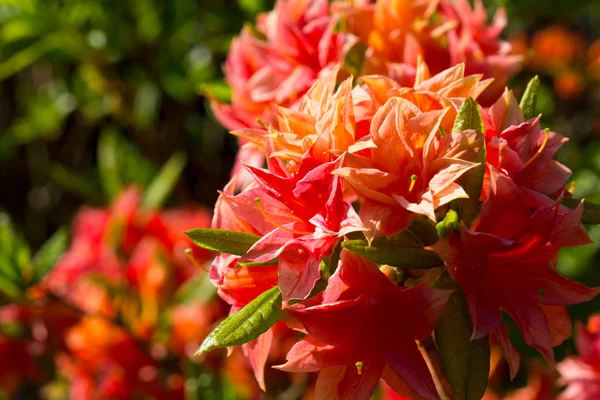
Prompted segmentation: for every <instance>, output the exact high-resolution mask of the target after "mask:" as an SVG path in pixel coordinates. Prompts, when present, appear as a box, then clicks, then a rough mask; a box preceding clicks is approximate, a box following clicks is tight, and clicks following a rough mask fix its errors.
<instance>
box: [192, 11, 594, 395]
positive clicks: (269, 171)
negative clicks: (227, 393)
mask: <svg viewBox="0 0 600 400" xmlns="http://www.w3.org/2000/svg"><path fill="white" fill-rule="evenodd" d="M382 3H383V2H382ZM379 6H381V4H379ZM365 7H368V5H367V6H365ZM466 71H467V67H466V66H465V64H458V65H456V66H454V67H451V68H448V69H446V70H443V71H441V72H439V73H437V74H435V73H432V72H431V70H430V69H429V67H428V65H427V64H426V63H425V62H424V61H422V60H420V61H418V62H417V65H416V69H415V76H414V81H413V82H411V83H410V85H408V86H406V85H404V86H403V85H402V83H399V82H398V81H397V80H396V79H392V78H390V77H389V76H385V75H366V76H360V77H358V79H357V80H355V79H354V77H352V76H350V77H349V78H347V79H343V78H342V79H340V76H343V73H342V71H341V69H340V68H339V67H338V68H333V69H332V70H331V71H330V72H328V73H327V74H325V75H324V76H322V77H321V78H319V79H318V80H317V81H316V82H315V83H314V85H313V86H312V87H311V88H310V89H309V90H308V91H307V93H306V95H305V96H303V97H302V98H300V99H299V100H298V102H297V104H295V105H294V106H292V107H286V106H284V105H279V106H278V107H277V111H278V121H277V123H272V124H270V125H269V126H268V127H267V128H265V129H261V128H256V127H248V128H245V129H241V130H238V131H236V132H234V133H235V134H236V135H239V136H241V137H243V138H244V139H245V140H247V141H248V142H250V143H252V144H253V145H254V146H256V147H257V148H260V149H262V150H263V151H264V152H265V154H266V156H267V165H266V168H258V167H254V166H251V165H247V166H246V168H247V171H248V172H249V173H250V174H251V176H252V178H253V179H252V181H251V182H250V183H249V184H248V185H246V186H245V187H244V188H243V189H242V190H241V191H240V192H239V193H236V192H235V184H234V183H233V181H232V182H231V183H230V184H229V185H228V186H227V187H226V188H225V190H224V191H223V192H222V193H221V196H220V198H219V200H218V202H217V205H216V207H215V215H214V219H213V225H212V227H213V228H214V230H192V231H189V232H188V234H189V235H190V237H191V238H192V239H193V240H194V242H195V243H196V244H198V245H199V246H200V247H204V248H208V249H213V250H218V251H221V254H220V255H219V256H218V257H217V258H216V259H215V261H214V262H213V264H212V266H211V270H210V278H211V281H212V282H213V284H214V285H215V286H216V287H217V288H218V290H219V294H220V295H221V297H222V298H223V299H224V300H226V301H227V302H228V303H229V304H230V305H231V306H232V315H231V316H230V318H228V319H226V320H225V321H223V322H222V323H221V324H220V325H219V327H218V328H217V329H216V330H215V331H214V332H213V333H212V334H211V335H209V337H208V339H207V340H206V341H205V342H204V344H203V345H202V347H201V349H200V350H201V351H206V350H210V349H212V348H214V347H218V346H232V345H239V344H243V343H245V342H247V343H246V344H244V345H243V346H244V347H245V350H246V353H247V354H249V355H250V358H251V359H252V360H253V361H252V365H253V367H254V369H255V375H256V376H257V378H258V379H259V382H260V383H261V386H263V388H264V382H262V381H261V377H262V374H263V372H262V370H263V368H264V365H265V354H264V352H265V351H267V349H268V348H269V346H271V344H272V342H273V340H272V330H273V327H275V326H279V325H280V324H281V323H282V322H281V321H283V322H284V323H285V324H286V325H287V326H288V327H289V328H290V329H294V330H297V331H299V332H302V333H303V334H304V336H303V337H302V339H301V340H299V341H298V342H297V343H296V344H295V345H294V346H293V348H292V349H291V350H290V351H289V353H288V355H287V362H286V363H285V364H283V365H280V366H278V367H276V368H279V369H282V370H284V371H290V372H317V371H320V373H319V377H318V380H317V381H316V386H315V398H335V396H339V398H340V399H347V398H356V399H369V398H370V396H371V394H372V393H373V391H374V389H375V387H376V386H377V385H378V383H379V380H380V379H381V378H382V379H384V380H385V382H386V383H387V385H388V387H390V388H391V389H393V390H394V391H395V392H397V393H399V394H401V395H402V396H405V397H408V398H411V399H435V398H438V396H439V395H438V393H439V391H446V390H452V391H454V392H455V393H460V391H461V390H465V389H464V387H461V384H462V383H461V382H464V381H465V376H464V375H465V374H467V375H468V374H471V371H464V370H463V371H461V370H460V368H457V369H455V368H452V363H453V362H454V360H455V359H456V358H457V352H460V351H463V352H464V351H466V352H469V351H472V352H478V353H477V354H478V355H477V356H475V355H468V356H469V357H473V358H474V360H473V359H471V360H470V361H469V364H470V365H472V368H484V370H485V369H486V368H489V343H491V344H495V345H499V346H500V348H501V350H502V353H503V355H504V358H505V359H506V360H507V361H508V363H509V366H510V374H511V378H512V377H514V376H515V375H516V373H517V370H518V368H519V362H520V356H519V354H518V352H517V351H516V350H515V348H514V347H513V345H512V344H511V341H510V339H509V337H508V334H507V331H506V328H505V326H504V324H503V322H502V311H504V312H506V313H507V314H508V315H509V316H510V317H511V318H512V319H513V321H514V322H515V323H516V325H517V327H518V328H519V330H520V332H521V334H522V335H523V338H524V339H525V342H526V343H527V344H528V345H530V346H532V347H534V348H536V349H537V350H538V351H539V352H540V353H541V354H542V355H543V356H544V357H545V358H546V359H547V360H548V362H550V363H553V362H554V357H553V351H552V347H553V346H556V345H558V344H560V343H561V342H563V341H564V340H565V339H566V338H567V337H569V335H570V333H571V323H570V319H569V316H568V314H567V312H566V309H565V306H566V305H570V304H576V303H581V302H585V301H588V300H590V299H591V298H593V297H594V296H595V295H596V294H597V293H598V292H600V289H592V288H588V287H585V286H582V285H580V284H578V283H575V282H572V281H570V280H568V279H566V278H564V277H562V276H560V275H559V274H558V273H557V272H556V262H557V253H558V251H559V249H561V248H564V247H572V246H578V245H583V244H587V243H590V238H589V236H588V235H587V232H586V231H585V229H584V228H583V226H582V225H581V221H582V213H583V202H577V201H573V200H574V199H567V200H570V201H567V202H566V203H568V204H569V205H570V206H571V208H569V207H567V206H565V205H563V204H562V202H563V201H565V198H566V197H570V194H569V193H568V192H567V191H566V190H565V184H566V181H567V179H568V178H569V176H570V170H569V169H568V168H566V167H565V166H564V165H562V164H560V163H558V162H557V161H555V160H554V159H553V156H554V154H555V153H556V151H557V150H558V148H559V147H560V146H561V145H562V144H563V143H564V142H565V141H566V139H565V138H564V137H562V136H560V135H559V134H556V133H554V132H551V131H550V130H548V129H546V130H544V129H541V127H540V118H539V117H538V116H534V115H533V113H532V110H533V107H535V96H536V93H535V83H536V82H535V80H534V81H533V82H532V84H531V85H530V88H529V90H528V92H527V93H526V95H525V98H524V99H523V100H522V102H521V105H520V104H519V103H518V102H517V100H516V99H515V97H514V96H513V94H512V92H511V91H508V90H506V91H505V92H504V94H503V95H501V96H499V98H497V100H496V101H495V102H494V103H493V104H492V105H491V106H490V107H484V106H482V104H481V103H479V100H478V99H479V98H480V97H481V95H482V93H485V92H486V89H488V88H489V86H490V84H491V80H488V79H485V77H484V75H482V74H477V75H466ZM278 321H280V322H278ZM434 331H435V344H433V341H432V334H433V333H434ZM461 340H462V342H461ZM417 344H421V345H422V346H417ZM460 346H462V347H460ZM257 347H258V348H260V349H262V351H263V352H262V353H259V354H257V353H256V348H257ZM459 349H460V350H459ZM486 349H487V350H486ZM420 350H421V351H420ZM486 354H487V356H486ZM477 357H479V358H477ZM440 359H441V366H440V365H437V366H436V363H438V364H439V360H440ZM436 360H437V361H436ZM477 365H479V366H477ZM461 368H469V366H467V365H465V366H461ZM444 375H445V376H444ZM484 375H485V376H484V379H483V384H482V385H479V387H480V391H481V392H480V393H479V394H480V395H483V392H484V391H485V387H486V385H485V383H486V382H487V373H485V374H484ZM446 379H447V382H446V385H445V386H444V384H443V381H445V380H446ZM440 382H442V383H440ZM436 383H437V387H436ZM473 390H478V389H473ZM330 396H333V397H330Z"/></svg>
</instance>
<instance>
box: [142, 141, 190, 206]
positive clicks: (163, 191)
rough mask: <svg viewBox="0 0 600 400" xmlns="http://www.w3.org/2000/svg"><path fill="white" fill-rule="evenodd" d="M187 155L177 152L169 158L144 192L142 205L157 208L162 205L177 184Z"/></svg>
mask: <svg viewBox="0 0 600 400" xmlns="http://www.w3.org/2000/svg"><path fill="white" fill-rule="evenodd" d="M186 163H187V156H186V155H185V154H184V153H181V152H179V153H175V154H173V155H172V156H171V158H169V159H168V160H167V162H166V163H165V165H163V167H162V168H161V169H160V171H159V172H158V174H157V175H156V177H155V178H154V179H153V180H152V182H151V183H150V185H149V186H148V188H147V189H146V191H145V193H144V198H143V200H142V206H143V207H144V208H146V209H150V210H152V209H156V208H159V207H160V206H162V205H163V204H164V203H165V201H166V200H167V198H168V197H169V195H170V194H171V192H172V191H173V189H174V188H175V186H176V185H177V181H178V180H179V177H180V176H181V173H182V172H183V169H184V168H185V164H186Z"/></svg>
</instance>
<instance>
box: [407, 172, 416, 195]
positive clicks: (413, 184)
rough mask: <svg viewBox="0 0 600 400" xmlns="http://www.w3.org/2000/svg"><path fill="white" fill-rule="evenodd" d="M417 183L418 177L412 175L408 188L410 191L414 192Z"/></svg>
mask: <svg viewBox="0 0 600 400" xmlns="http://www.w3.org/2000/svg"><path fill="white" fill-rule="evenodd" d="M416 181H417V176H416V175H414V174H413V175H412V176H411V177H410V186H409V187H408V191H409V192H412V190H413V188H414V187H415V182H416Z"/></svg>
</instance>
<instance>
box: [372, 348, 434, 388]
mask: <svg viewBox="0 0 600 400" xmlns="http://www.w3.org/2000/svg"><path fill="white" fill-rule="evenodd" d="M383 359H384V360H385V362H386V364H387V365H388V366H389V367H390V369H391V370H392V371H393V372H394V373H395V374H396V375H398V377H399V378H400V379H401V380H402V381H404V383H405V384H406V385H407V386H408V388H410V391H411V392H414V393H415V394H417V395H418V396H420V397H422V398H425V399H437V398H438V393H437V390H436V388H435V384H434V383H433V378H432V377H431V373H430V372H429V368H428V367H427V363H425V360H423V356H422V355H421V352H420V351H419V349H418V347H417V344H416V343H415V342H409V343H402V344H401V345H400V344H396V347H395V348H392V349H390V351H387V352H385V353H383ZM388 384H389V382H388ZM400 394H402V395H407V394H408V393H400Z"/></svg>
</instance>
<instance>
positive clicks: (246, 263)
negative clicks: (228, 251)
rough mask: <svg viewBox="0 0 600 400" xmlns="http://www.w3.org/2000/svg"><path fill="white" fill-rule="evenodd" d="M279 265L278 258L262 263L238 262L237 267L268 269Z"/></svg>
mask: <svg viewBox="0 0 600 400" xmlns="http://www.w3.org/2000/svg"><path fill="white" fill-rule="evenodd" d="M277 264H279V257H275V258H274V259H272V260H267V261H263V262H238V264H237V265H238V267H268V266H270V265H277Z"/></svg>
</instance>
